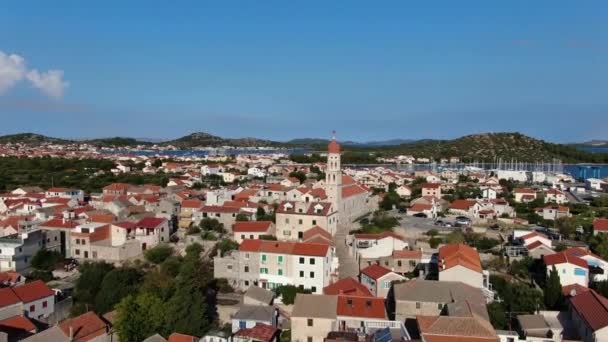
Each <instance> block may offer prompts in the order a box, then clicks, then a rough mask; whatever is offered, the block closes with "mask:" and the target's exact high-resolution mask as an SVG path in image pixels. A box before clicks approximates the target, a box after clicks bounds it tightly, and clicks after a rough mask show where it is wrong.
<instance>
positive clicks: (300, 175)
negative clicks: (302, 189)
mask: <svg viewBox="0 0 608 342" xmlns="http://www.w3.org/2000/svg"><path fill="white" fill-rule="evenodd" d="M289 177H295V178H297V179H298V180H299V181H300V183H304V182H305V181H306V174H305V173H304V172H302V171H292V172H290V173H289Z"/></svg>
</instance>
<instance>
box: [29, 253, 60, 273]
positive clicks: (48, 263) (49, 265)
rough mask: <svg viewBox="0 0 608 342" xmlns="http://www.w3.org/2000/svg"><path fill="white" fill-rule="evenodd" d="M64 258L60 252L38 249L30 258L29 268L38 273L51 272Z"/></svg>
mask: <svg viewBox="0 0 608 342" xmlns="http://www.w3.org/2000/svg"><path fill="white" fill-rule="evenodd" d="M63 260H64V257H63V255H62V254H61V253H60V252H56V251H50V250H46V249H40V250H39V251H38V252H37V253H36V254H35V255H34V257H33V258H32V263H31V266H32V267H33V268H35V269H37V270H40V271H49V272H50V271H52V270H54V269H55V268H57V266H58V265H59V264H60V263H61V262H63Z"/></svg>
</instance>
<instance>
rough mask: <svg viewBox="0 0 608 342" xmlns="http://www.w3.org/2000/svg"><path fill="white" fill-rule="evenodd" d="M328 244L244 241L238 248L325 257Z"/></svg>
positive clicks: (249, 250) (247, 250)
mask: <svg viewBox="0 0 608 342" xmlns="http://www.w3.org/2000/svg"><path fill="white" fill-rule="evenodd" d="M328 249H329V245H328V244H319V243H303V242H287V241H266V240H250V239H245V240H243V242H241V245H240V246H239V251H242V252H263V253H276V254H293V255H306V256H317V257H323V256H326V255H327V251H328Z"/></svg>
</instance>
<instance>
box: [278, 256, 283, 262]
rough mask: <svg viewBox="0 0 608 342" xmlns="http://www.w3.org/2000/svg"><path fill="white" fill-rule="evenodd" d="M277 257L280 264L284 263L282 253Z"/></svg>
mask: <svg viewBox="0 0 608 342" xmlns="http://www.w3.org/2000/svg"><path fill="white" fill-rule="evenodd" d="M277 259H278V261H279V264H282V263H283V256H282V255H279V257H278V258H277Z"/></svg>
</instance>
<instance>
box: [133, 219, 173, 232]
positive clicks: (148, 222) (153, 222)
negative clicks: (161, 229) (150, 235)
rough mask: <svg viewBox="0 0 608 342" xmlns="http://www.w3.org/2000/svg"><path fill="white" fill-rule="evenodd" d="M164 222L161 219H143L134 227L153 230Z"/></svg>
mask: <svg viewBox="0 0 608 342" xmlns="http://www.w3.org/2000/svg"><path fill="white" fill-rule="evenodd" d="M165 221H166V219H164V218H162V217H144V218H143V219H141V220H139V222H137V224H136V226H137V227H141V228H146V229H154V228H156V227H158V226H160V225H161V224H163V223H164V222H165Z"/></svg>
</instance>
